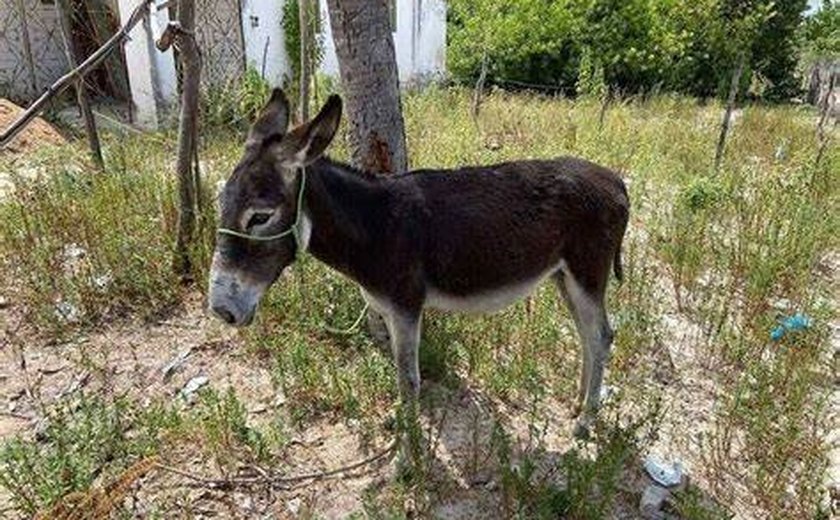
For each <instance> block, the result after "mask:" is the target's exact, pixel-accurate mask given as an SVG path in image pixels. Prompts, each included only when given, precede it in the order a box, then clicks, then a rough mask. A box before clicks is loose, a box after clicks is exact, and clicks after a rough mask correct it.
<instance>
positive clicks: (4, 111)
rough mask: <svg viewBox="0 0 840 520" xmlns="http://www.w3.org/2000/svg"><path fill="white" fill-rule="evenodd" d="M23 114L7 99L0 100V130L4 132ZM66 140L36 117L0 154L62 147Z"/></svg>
mask: <svg viewBox="0 0 840 520" xmlns="http://www.w3.org/2000/svg"><path fill="white" fill-rule="evenodd" d="M22 113H23V109H22V108H21V107H19V106H17V105H16V104H14V103H12V102H11V101H9V100H8V99H4V98H0V128H2V129H3V130H5V129H6V128H8V127H9V125H11V124H12V122H14V121H15V120H16V119H17V118H18V117H20V115H21V114H22ZM66 142H67V140H66V139H64V137H63V136H62V135H61V133H59V131H58V130H56V129H55V127H54V126H52V125H51V124H49V123H47V122H46V121H44V120H43V119H41V118H40V117H36V118H35V119H33V120H32V122H31V123H29V125H28V126H27V127H26V128H25V129H24V130H23V131H22V132H21V133H20V134H18V135H17V137H15V138H14V139H12V142H11V143H9V144H8V145H6V146H5V147H3V149H2V150H0V154H24V153H28V152H31V151H33V150H35V149H37V148H40V147H42V146H44V145H62V144H65V143H66Z"/></svg>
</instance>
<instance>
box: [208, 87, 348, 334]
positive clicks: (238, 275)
mask: <svg viewBox="0 0 840 520" xmlns="http://www.w3.org/2000/svg"><path fill="white" fill-rule="evenodd" d="M340 119H341V99H340V98H339V97H338V96H331V97H330V98H329V100H327V103H326V104H325V105H324V108H322V109H321V112H320V113H319V114H318V115H317V116H316V117H315V119H313V120H312V121H311V122H309V123H307V124H304V125H301V126H299V127H297V128H295V129H293V130H291V131H289V132H286V129H287V126H288V124H289V104H288V101H287V100H286V96H285V95H283V91H282V90H280V89H275V90H274V92H273V93H272V95H271V99H270V100H269V102H268V104H267V105H266V106H265V108H263V110H262V112H261V113H260V115H259V117H258V118H257V121H256V122H255V123H254V125H253V126H252V127H251V130H250V132H249V134H248V141H247V142H246V144H245V153H244V155H243V157H242V159H241V160H240V161H239V164H238V165H237V166H236V168H235V169H234V170H233V174H232V175H231V176H230V178H229V179H228V181H227V183H226V184H225V187H224V189H223V190H222V192H221V193H220V195H219V213H220V225H219V233H218V235H217V240H216V251H215V253H214V254H213V265H212V267H211V270H210V295H209V305H210V309H211V310H212V311H213V313H214V314H216V315H217V316H218V317H219V318H221V319H222V320H224V321H225V322H227V323H229V324H231V325H237V326H244V325H248V324H249V323H251V320H252V319H253V318H254V312H255V310H256V308H257V304H258V303H259V301H260V298H261V297H262V295H263V293H264V292H265V290H266V289H267V288H268V287H269V286H270V285H271V284H272V283H273V282H274V280H276V279H277V277H278V276H280V273H281V272H282V271H283V269H284V268H285V267H286V266H287V265H289V264H291V263H292V262H293V261H294V259H295V255H296V254H297V250H298V248H299V247H301V244H300V243H299V241H300V240H305V237H304V235H305V234H306V230H303V229H301V228H302V227H303V226H304V220H305V219H304V218H303V216H302V211H303V208H301V207H299V204H300V203H301V202H302V200H303V198H302V195H303V191H302V190H303V189H304V188H305V182H303V177H302V175H301V171H302V170H303V168H304V167H305V166H306V165H307V164H309V163H311V162H312V161H314V160H315V159H317V158H318V156H320V155H321V154H322V153H323V152H324V150H325V149H326V148H327V146H328V145H329V144H330V142H331V141H332V139H333V136H334V135H335V132H336V130H337V129H338V123H339V120H340Z"/></svg>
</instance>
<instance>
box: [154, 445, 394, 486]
mask: <svg viewBox="0 0 840 520" xmlns="http://www.w3.org/2000/svg"><path fill="white" fill-rule="evenodd" d="M396 447H397V442H396V441H394V442H392V443H391V444H389V445H388V446H387V447H386V448H385V449H383V450H382V451H379V452H376V453H374V454H373V455H371V456H370V457H367V458H366V459H362V460H360V461H358V462H354V463H353V464H349V465H347V466H341V467H338V468H335V469H331V470H326V471H316V472H313V473H303V474H300V475H289V476H286V477H280V476H272V475H263V476H259V477H232V478H227V479H216V478H210V477H205V476H202V475H196V474H195V473H190V472H189V471H184V470H182V469H178V468H173V467H172V466H165V465H163V464H159V463H158V464H157V465H156V467H157V469H159V470H161V471H166V472H168V473H173V474H175V475H179V476H182V477H186V478H188V479H190V480H192V481H194V482H197V483H198V484H199V485H201V486H206V487H208V488H211V489H233V488H236V487H249V486H256V485H260V484H262V485H266V484H267V485H270V486H272V487H277V486H281V485H283V484H292V483H295V482H301V481H304V480H321V479H325V478H329V477H334V476H336V475H339V474H342V473H348V472H350V471H353V470H355V469H359V468H361V467H363V466H367V465H368V464H371V463H373V462H376V461H377V460H379V459H381V458H382V457H384V456H386V455H388V454H389V453H391V452H393V451H394V449H396Z"/></svg>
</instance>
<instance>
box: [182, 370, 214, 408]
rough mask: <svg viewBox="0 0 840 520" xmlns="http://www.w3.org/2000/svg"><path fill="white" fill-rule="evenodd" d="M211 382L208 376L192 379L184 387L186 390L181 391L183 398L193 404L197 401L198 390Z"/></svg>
mask: <svg viewBox="0 0 840 520" xmlns="http://www.w3.org/2000/svg"><path fill="white" fill-rule="evenodd" d="M209 382H210V379H208V378H207V377H206V376H196V377H194V378H192V379H190V380H189V381H187V384H185V385H184V388H182V389H181V397H183V398H184V399H185V400H186V401H187V402H188V403H191V402H193V400H194V399H195V393H196V392H197V391H198V389H199V388H201V387H202V386H204V385H206V384H207V383H209Z"/></svg>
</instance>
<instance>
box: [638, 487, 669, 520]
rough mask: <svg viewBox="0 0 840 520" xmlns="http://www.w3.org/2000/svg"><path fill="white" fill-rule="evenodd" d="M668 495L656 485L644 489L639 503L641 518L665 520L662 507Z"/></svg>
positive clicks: (666, 491) (662, 488)
mask: <svg viewBox="0 0 840 520" xmlns="http://www.w3.org/2000/svg"><path fill="white" fill-rule="evenodd" d="M670 494H671V492H670V491H668V490H667V489H665V488H664V487H661V486H657V485H656V484H651V485H649V486H648V487H646V488H645V491H644V493H642V499H641V500H640V501H639V512H641V514H642V517H644V518H648V519H653V520H659V519H661V518H665V513H663V512H662V505H663V504H664V503H665V500H666V499H667V498H668V496H669V495H670Z"/></svg>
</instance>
